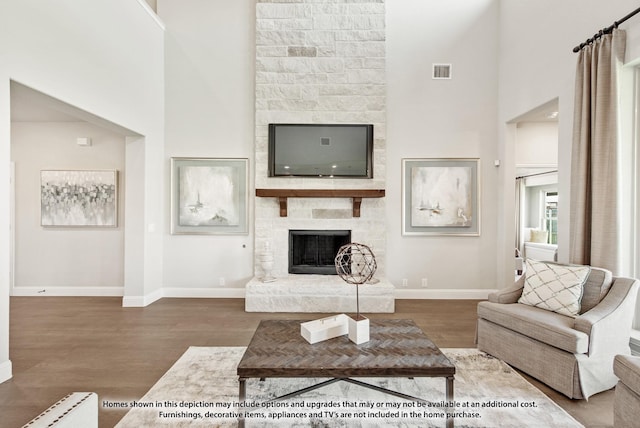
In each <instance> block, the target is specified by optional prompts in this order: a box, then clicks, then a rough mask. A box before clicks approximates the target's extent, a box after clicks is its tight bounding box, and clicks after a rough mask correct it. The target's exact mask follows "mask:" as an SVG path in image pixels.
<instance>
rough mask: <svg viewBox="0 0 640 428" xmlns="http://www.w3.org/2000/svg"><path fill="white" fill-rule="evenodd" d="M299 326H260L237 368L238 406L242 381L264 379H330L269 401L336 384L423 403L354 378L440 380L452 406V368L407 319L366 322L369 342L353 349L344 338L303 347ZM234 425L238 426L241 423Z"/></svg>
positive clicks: (281, 323) (285, 323)
mask: <svg viewBox="0 0 640 428" xmlns="http://www.w3.org/2000/svg"><path fill="white" fill-rule="evenodd" d="M305 321H307V320H296V321H291V320H266V321H262V322H260V325H259V326H258V328H257V329H256V332H255V333H254V335H253V338H252V339H251V342H250V343H249V346H248V347H247V350H246V351H245V353H244V355H243V357H242V359H241V360H240V363H239V364H238V377H239V388H240V391H239V401H240V402H241V403H243V402H245V400H246V398H247V395H246V380H247V379H248V378H261V379H264V378H268V377H305V378H311V377H330V378H333V379H331V380H328V381H325V382H322V383H319V384H317V385H314V386H311V387H308V388H304V389H301V390H299V391H294V392H291V393H289V394H286V395H283V396H281V397H277V398H274V399H272V400H269V401H277V400H284V399H287V398H291V397H294V396H296V395H299V394H302V393H304V392H307V391H311V390H314V389H317V388H320V387H323V386H326V385H329V384H331V383H334V382H337V381H345V382H350V383H354V384H357V385H360V386H364V387H366V388H371V389H374V390H377V391H381V392H384V393H386V394H391V395H393V396H396V397H401V398H404V399H407V400H412V401H418V402H427V401H428V400H426V399H425V398H424V397H421V398H419V397H412V396H410V395H406V394H403V393H402V392H399V391H392V390H388V389H384V388H381V387H378V386H375V385H370V384H367V383H364V382H361V381H358V380H355V379H352V378H354V377H444V378H445V379H446V387H445V395H446V400H447V401H448V402H452V401H453V380H454V375H455V372H456V368H455V366H454V365H453V363H452V362H451V361H449V359H448V358H447V357H446V356H445V355H444V354H443V353H442V352H441V351H440V349H438V347H437V346H436V345H435V344H434V343H433V342H432V341H431V340H430V339H429V338H428V337H427V336H426V335H425V334H424V333H423V331H422V330H421V329H420V328H419V327H418V326H417V325H416V324H415V323H414V322H413V321H412V320H407V319H388V320H370V324H371V329H370V340H369V341H368V342H366V343H363V344H361V345H356V344H354V343H353V342H351V341H350V340H349V339H348V337H347V336H340V337H336V338H333V339H330V340H326V341H323V342H318V343H315V344H309V343H308V342H307V341H306V340H305V339H304V338H303V337H302V336H301V334H300V324H301V323H302V322H305ZM449 410H451V409H449ZM241 413H242V412H241ZM446 413H447V414H448V413H449V412H448V411H447V412H446ZM239 422H240V426H241V427H242V426H244V420H243V419H242V418H241V419H240V421H239ZM447 427H453V419H452V418H447Z"/></svg>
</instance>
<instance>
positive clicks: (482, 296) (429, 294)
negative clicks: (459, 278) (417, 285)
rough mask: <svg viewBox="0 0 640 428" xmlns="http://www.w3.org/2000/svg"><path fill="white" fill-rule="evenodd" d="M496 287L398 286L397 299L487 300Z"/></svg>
mask: <svg viewBox="0 0 640 428" xmlns="http://www.w3.org/2000/svg"><path fill="white" fill-rule="evenodd" d="M494 291H497V290H494V289H486V290H478V289H475V290H468V289H451V290H447V289H440V290H430V289H402V288H396V290H395V297H396V299H435V300H438V299H441V300H442V299H451V300H486V299H487V298H488V297H489V293H493V292H494Z"/></svg>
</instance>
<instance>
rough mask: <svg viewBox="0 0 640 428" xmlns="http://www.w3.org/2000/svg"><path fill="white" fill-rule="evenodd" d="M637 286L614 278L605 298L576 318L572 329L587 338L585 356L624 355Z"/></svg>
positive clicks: (627, 343) (633, 281)
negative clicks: (587, 347)
mask: <svg viewBox="0 0 640 428" xmlns="http://www.w3.org/2000/svg"><path fill="white" fill-rule="evenodd" d="M639 286H640V283H638V281H637V280H635V279H631V278H615V279H614V281H613V284H612V285H611V288H610V289H609V292H608V293H607V295H606V296H605V298H604V299H602V301H601V302H600V303H598V304H597V305H596V306H595V307H594V308H593V309H591V310H590V311H588V312H585V313H584V314H582V315H580V316H579V317H577V318H576V320H575V323H574V328H575V329H576V330H578V331H581V332H583V333H585V334H587V335H588V336H589V355H593V354H594V353H596V352H607V353H608V352H616V350H618V351H619V352H617V353H624V352H622V351H624V350H625V349H626V350H627V351H626V353H628V348H629V337H630V334H631V323H632V322H633V316H634V313H635V305H636V296H637V294H638V287H639ZM620 350H621V351H620Z"/></svg>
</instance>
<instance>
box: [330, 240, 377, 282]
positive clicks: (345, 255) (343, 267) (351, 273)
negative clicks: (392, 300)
mask: <svg viewBox="0 0 640 428" xmlns="http://www.w3.org/2000/svg"><path fill="white" fill-rule="evenodd" d="M335 264H336V272H337V273H338V276H340V278H342V279H343V280H344V281H345V282H347V283H348V284H355V285H360V284H364V283H365V282H367V281H369V280H370V279H371V278H373V274H374V273H375V272H376V269H377V268H378V265H377V264H376V257H375V256H374V255H373V252H372V251H371V248H369V247H368V246H366V245H364V244H358V243H356V242H352V243H350V244H346V245H343V246H342V247H340V249H339V250H338V254H337V255H336V259H335Z"/></svg>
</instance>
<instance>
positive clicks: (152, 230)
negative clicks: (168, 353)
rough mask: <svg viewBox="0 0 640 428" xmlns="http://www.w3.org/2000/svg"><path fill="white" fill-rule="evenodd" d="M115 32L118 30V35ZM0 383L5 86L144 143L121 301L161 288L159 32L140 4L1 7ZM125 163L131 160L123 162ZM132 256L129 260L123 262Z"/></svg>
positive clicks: (4, 302)
mask: <svg viewBox="0 0 640 428" xmlns="http://www.w3.org/2000/svg"><path fill="white" fill-rule="evenodd" d="M114 29H117V31H114ZM0 52H2V53H3V54H2V55H1V56H0V177H4V178H5V179H1V180H0V243H2V244H0V381H4V380H6V379H8V378H10V377H11V362H10V361H9V277H8V272H9V263H10V257H9V251H10V248H9V242H10V239H9V233H8V231H9V203H7V202H8V201H9V198H10V192H9V181H8V180H7V179H6V178H8V177H9V165H10V162H9V161H10V141H11V134H10V128H11V119H10V118H11V111H10V101H9V100H10V80H14V81H16V82H19V83H22V84H23V85H25V86H29V87H31V88H33V89H36V90H38V91H40V92H43V93H45V94H47V95H50V96H52V97H54V98H57V99H59V100H62V101H64V102H66V103H68V104H70V105H72V106H76V107H78V108H80V109H82V110H85V111H88V112H90V113H93V114H94V115H96V116H98V117H101V118H103V119H105V120H107V121H110V122H112V123H115V124H118V125H120V126H121V127H124V128H127V129H130V130H132V133H133V134H139V135H144V136H145V149H146V150H145V151H144V157H142V158H137V159H135V160H133V159H132V162H133V165H135V167H136V169H137V170H142V171H144V182H143V184H142V186H141V187H140V189H139V190H140V193H138V194H137V195H136V197H137V199H138V200H140V201H142V205H143V210H138V211H135V212H134V211H131V210H129V207H127V210H126V213H125V216H126V217H127V220H126V230H125V233H126V234H130V235H136V236H138V237H139V240H138V241H137V244H138V245H137V246H135V247H127V244H126V243H125V247H126V249H125V253H126V254H142V255H143V256H142V257H143V269H142V270H140V271H137V272H136V273H135V275H131V276H127V275H126V273H127V270H128V269H130V266H131V265H130V264H129V263H127V260H125V276H126V279H125V295H131V296H145V295H148V294H151V293H153V292H154V290H156V289H159V287H160V286H161V284H162V258H161V255H162V236H161V234H159V233H157V232H156V231H157V230H158V229H160V230H161V229H162V226H163V220H164V219H163V217H162V209H163V196H164V195H163V194H162V191H161V189H159V188H158V187H157V186H153V185H149V186H148V187H145V186H144V183H159V182H162V167H161V165H162V153H163V144H164V121H163V117H164V85H163V83H164V30H163V28H162V27H161V26H160V25H159V24H158V21H157V20H156V19H155V18H154V17H153V16H151V15H150V14H149V12H148V9H146V8H145V7H143V6H142V5H141V4H140V3H139V2H136V1H131V0H113V1H108V2H106V1H104V2H77V1H74V0H61V1H57V2H41V1H36V0H24V1H19V2H5V3H3V11H2V14H0ZM127 162H129V160H127ZM127 257H128V256H127Z"/></svg>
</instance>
